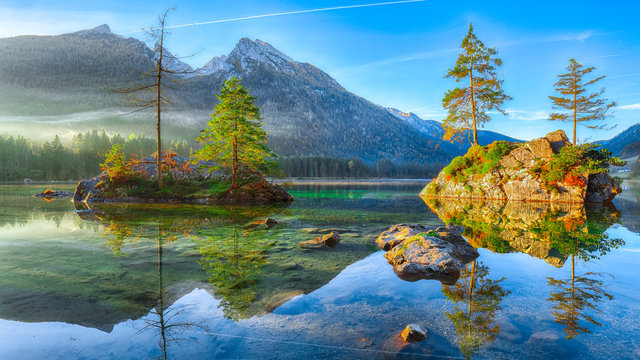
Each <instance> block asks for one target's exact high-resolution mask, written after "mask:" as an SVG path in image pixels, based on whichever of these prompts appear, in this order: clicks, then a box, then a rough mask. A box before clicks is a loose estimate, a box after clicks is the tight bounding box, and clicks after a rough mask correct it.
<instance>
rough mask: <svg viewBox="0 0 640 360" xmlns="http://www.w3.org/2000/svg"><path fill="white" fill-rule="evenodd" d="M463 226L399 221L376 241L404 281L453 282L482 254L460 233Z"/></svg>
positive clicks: (450, 283) (449, 283)
mask: <svg viewBox="0 0 640 360" xmlns="http://www.w3.org/2000/svg"><path fill="white" fill-rule="evenodd" d="M462 231H463V228H462V227H460V226H425V225H421V224H398V225H393V226H392V227H390V228H389V230H387V231H384V232H383V233H382V234H380V236H379V237H378V239H377V240H376V244H377V245H378V247H379V248H380V249H383V250H388V252H387V253H386V254H385V255H384V257H385V258H386V259H387V261H388V262H389V264H391V265H392V266H393V270H394V272H395V273H396V275H398V277H400V278H401V279H403V280H407V281H416V280H420V279H436V280H439V281H441V282H442V283H443V284H447V285H452V284H454V283H455V282H456V280H458V278H459V277H460V270H461V268H462V267H464V265H465V264H467V263H468V262H470V261H472V260H474V259H475V258H477V257H478V256H479V254H478V252H477V251H476V249H475V248H474V247H473V246H471V245H470V244H469V243H468V242H467V241H466V240H465V239H464V238H463V237H462V236H461V235H460V234H461V233H462Z"/></svg>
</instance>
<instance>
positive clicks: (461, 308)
mask: <svg viewBox="0 0 640 360" xmlns="http://www.w3.org/2000/svg"><path fill="white" fill-rule="evenodd" d="M503 280H504V278H500V279H497V280H492V279H489V267H487V266H486V265H484V264H482V262H479V261H476V260H474V261H473V262H471V263H470V264H467V265H466V266H465V267H464V268H463V269H462V271H461V273H460V278H459V279H458V282H457V283H456V284H455V285H452V286H446V285H445V286H443V287H442V293H443V294H444V296H445V297H446V298H447V299H448V300H450V301H452V302H454V303H455V304H456V306H455V307H454V309H453V311H450V312H447V313H446V315H447V318H448V319H449V320H451V322H452V323H453V325H454V326H455V328H456V333H457V335H458V344H459V347H460V351H461V352H462V354H463V355H464V357H465V358H466V359H470V358H471V356H472V355H473V354H475V353H476V352H477V351H478V350H479V349H480V348H481V347H482V346H483V345H484V344H485V343H487V342H490V341H493V340H494V339H495V336H496V335H497V334H498V333H499V332H500V326H498V325H497V324H496V323H495V322H494V320H495V316H496V312H497V311H499V310H500V308H501V307H500V303H501V302H502V300H503V298H504V297H505V296H507V295H509V293H510V291H509V290H506V289H504V288H503V287H502V285H501V283H502V281H503Z"/></svg>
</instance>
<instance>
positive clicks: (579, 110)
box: [549, 59, 616, 146]
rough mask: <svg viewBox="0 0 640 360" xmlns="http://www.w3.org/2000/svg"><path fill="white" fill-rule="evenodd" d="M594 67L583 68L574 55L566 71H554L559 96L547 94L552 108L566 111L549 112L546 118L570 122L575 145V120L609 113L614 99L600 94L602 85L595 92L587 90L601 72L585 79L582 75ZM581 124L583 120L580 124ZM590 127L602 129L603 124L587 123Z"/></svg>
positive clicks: (613, 104)
mask: <svg viewBox="0 0 640 360" xmlns="http://www.w3.org/2000/svg"><path fill="white" fill-rule="evenodd" d="M593 70H595V67H588V68H583V66H582V65H581V64H580V63H579V62H577V61H576V60H575V59H569V66H567V73H566V74H561V75H558V77H559V78H560V79H559V80H558V82H556V83H555V84H554V86H555V90H556V91H557V92H558V93H560V95H559V96H549V99H551V101H552V102H553V108H554V109H565V110H567V112H561V113H551V114H550V115H549V120H560V121H572V122H573V145H574V146H575V145H576V128H577V126H578V124H579V123H581V122H584V121H592V120H604V119H605V118H607V117H608V116H609V113H608V110H609V109H611V108H612V107H614V106H616V103H615V102H613V101H612V102H610V103H608V100H606V99H603V98H601V96H602V95H603V94H604V88H602V89H600V91H598V92H594V93H591V94H587V87H589V86H590V85H593V84H595V83H596V82H598V81H600V80H602V79H603V78H604V76H600V77H597V78H595V79H593V80H589V81H586V80H584V79H583V77H584V76H585V75H587V74H589V73H590V72H592V71H593ZM580 125H583V124H580ZM583 126H586V127H588V128H590V129H602V128H603V127H604V126H588V125H583Z"/></svg>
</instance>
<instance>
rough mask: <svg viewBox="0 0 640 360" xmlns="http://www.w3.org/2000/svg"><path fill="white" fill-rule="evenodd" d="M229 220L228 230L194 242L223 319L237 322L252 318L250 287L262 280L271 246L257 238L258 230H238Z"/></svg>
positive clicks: (253, 294) (254, 290) (253, 298)
mask: <svg viewBox="0 0 640 360" xmlns="http://www.w3.org/2000/svg"><path fill="white" fill-rule="evenodd" d="M231 219H232V224H231V226H228V227H225V228H220V229H217V231H216V234H215V235H210V236H206V237H203V238H198V239H195V241H196V242H197V243H198V251H200V253H201V254H202V258H201V259H200V260H199V263H200V265H201V266H202V269H203V270H204V271H205V272H206V273H207V274H208V275H209V281H210V282H211V284H212V285H213V286H214V287H215V288H216V292H217V294H218V295H220V296H222V298H223V299H222V301H221V303H220V306H221V307H222V310H223V313H224V315H225V316H226V317H227V318H230V319H233V320H235V321H237V320H239V319H242V318H248V317H250V316H252V315H255V313H254V312H252V311H251V310H250V309H251V305H252V304H253V303H254V302H256V300H257V299H258V296H259V294H258V289H257V288H256V287H255V286H253V285H255V284H256V283H257V282H258V281H259V280H260V279H261V278H262V277H263V274H262V272H263V268H264V265H266V263H267V250H269V248H271V247H273V246H274V245H275V243H274V242H273V241H270V240H269V239H268V238H265V237H264V236H261V235H263V234H261V232H260V230H255V229H251V230H247V229H243V228H241V227H240V225H239V224H238V222H239V220H238V217H236V216H232V217H231ZM256 233H257V234H256Z"/></svg>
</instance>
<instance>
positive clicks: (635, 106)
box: [616, 103, 640, 110]
mask: <svg viewBox="0 0 640 360" xmlns="http://www.w3.org/2000/svg"><path fill="white" fill-rule="evenodd" d="M616 110H640V103H636V104H629V105H620V106H617V107H616Z"/></svg>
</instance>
